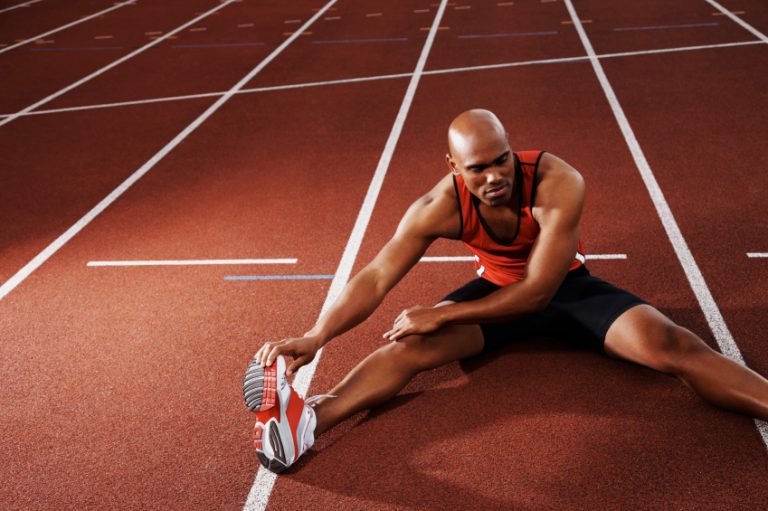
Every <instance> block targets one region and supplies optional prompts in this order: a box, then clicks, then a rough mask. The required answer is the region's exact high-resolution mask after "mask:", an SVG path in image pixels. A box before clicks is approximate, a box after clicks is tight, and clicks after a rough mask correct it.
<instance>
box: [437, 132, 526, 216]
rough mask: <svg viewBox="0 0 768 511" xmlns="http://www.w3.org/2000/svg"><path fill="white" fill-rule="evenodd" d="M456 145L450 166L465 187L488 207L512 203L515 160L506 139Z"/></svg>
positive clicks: (472, 139)
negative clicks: (461, 179)
mask: <svg viewBox="0 0 768 511" xmlns="http://www.w3.org/2000/svg"><path fill="white" fill-rule="evenodd" d="M462 142H464V143H460V144H455V145H454V147H453V154H452V155H448V163H449V165H450V166H451V168H452V170H454V172H456V173H458V174H461V175H462V177H463V178H464V183H465V184H466V185H467V188H469V191H470V192H472V194H473V195H475V196H476V197H477V198H478V199H480V200H481V201H482V202H483V203H485V204H487V205H488V206H503V205H507V204H509V203H510V201H511V199H512V185H513V183H514V175H515V159H514V156H513V154H512V150H511V149H510V147H509V142H508V141H507V138H506V136H505V137H499V136H495V137H472V138H471V139H466V140H464V141H462Z"/></svg>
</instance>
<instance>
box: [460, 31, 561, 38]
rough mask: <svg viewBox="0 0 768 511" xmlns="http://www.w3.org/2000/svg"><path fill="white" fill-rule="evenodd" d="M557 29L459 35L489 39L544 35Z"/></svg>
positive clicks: (550, 33)
mask: <svg viewBox="0 0 768 511" xmlns="http://www.w3.org/2000/svg"><path fill="white" fill-rule="evenodd" d="M555 34H557V31H556V30H554V31H547V32H501V33H498V34H464V35H459V36H458V37H459V39H489V38H492V37H527V36H543V35H555Z"/></svg>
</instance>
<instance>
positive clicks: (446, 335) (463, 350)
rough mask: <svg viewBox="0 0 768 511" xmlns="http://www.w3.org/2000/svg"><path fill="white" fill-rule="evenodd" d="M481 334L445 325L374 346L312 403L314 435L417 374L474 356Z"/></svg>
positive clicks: (381, 399) (391, 392)
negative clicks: (320, 397) (331, 395)
mask: <svg viewBox="0 0 768 511" xmlns="http://www.w3.org/2000/svg"><path fill="white" fill-rule="evenodd" d="M482 349H483V334H482V331H481V330H480V327H479V326H477V325H447V326H445V327H443V328H441V329H440V330H438V331H437V332H434V333H433V334H429V335H411V336H408V337H405V338H403V339H402V340H400V341H397V342H390V343H389V344H386V345H384V346H382V347H381V348H379V349H377V350H376V351H374V352H373V353H371V354H370V355H368V357H366V358H365V359H364V360H363V361H362V362H360V363H359V364H358V365H357V366H356V367H355V368H354V369H352V371H350V372H349V374H348V375H347V376H346V377H345V378H344V379H343V380H342V381H341V383H339V384H338V385H336V387H334V388H333V389H332V390H331V391H330V392H329V393H330V394H334V395H336V396H338V397H336V398H334V399H324V400H322V401H320V402H319V403H318V404H317V406H315V414H316V416H317V427H316V428H315V436H317V435H319V434H320V433H322V432H323V431H326V430H328V429H329V428H330V427H332V426H334V425H335V424H337V423H339V422H341V421H342V420H344V419H346V418H347V417H349V416H351V415H353V414H355V413H357V412H359V411H360V410H365V409H368V408H371V407H373V406H376V405H378V404H381V403H383V402H385V401H387V400H389V399H392V398H393V397H394V396H395V395H396V394H397V393H398V392H400V390H401V389H402V388H403V387H405V385H406V384H407V383H408V382H409V381H410V380H411V378H413V377H414V376H415V375H416V374H417V373H419V372H421V371H425V370H427V369H432V368H434V367H439V366H441V365H444V364H447V363H448V362H452V361H454V360H459V359H462V358H465V357H469V356H472V355H477V354H478V353H480V351H482Z"/></svg>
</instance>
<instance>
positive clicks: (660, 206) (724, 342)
mask: <svg viewBox="0 0 768 511" xmlns="http://www.w3.org/2000/svg"><path fill="white" fill-rule="evenodd" d="M707 1H708V2H709V1H710V0H707ZM564 2H565V5H566V7H567V8H568V13H569V14H570V16H571V19H572V20H573V25H574V28H576V31H577V32H578V34H579V38H580V39H581V43H582V45H584V49H585V50H586V52H587V55H589V61H590V63H591V64H592V69H593V70H594V71H595V75H596V76H597V79H598V81H599V82H600V86H601V87H602V89H603V93H604V94H605V98H606V99H607V100H608V103H609V105H610V106H611V110H612V111H613V115H614V116H615V117H616V122H617V123H618V125H619V128H620V129H621V133H622V135H624V140H625V141H626V143H627V146H628V147H629V151H630V152H631V153H632V158H633V159H634V160H635V165H636V166H637V170H638V171H639V172H640V176H641V177H642V179H643V183H645V187H646V188H647V189H648V193H649V195H650V196H651V201H652V202H653V205H654V207H655V208H656V213H658V215H659V218H660V219H661V223H662V225H663V226H664V230H665V231H666V232H667V237H668V238H669V241H670V243H671V244H672V248H673V249H674V251H675V254H676V255H677V258H678V260H679V261H680V265H681V266H682V267H683V271H684V272H685V276H686V278H687V279H688V283H689V284H690V286H691V289H692V290H693V293H694V295H695V296H696V299H697V300H698V302H699V306H700V307H701V310H702V311H703V312H704V317H705V318H706V319H707V323H708V324H709V328H710V330H711V331H712V333H713V334H714V336H715V340H716V341H717V345H718V346H719V347H720V351H721V352H722V353H723V354H724V355H726V356H727V357H729V358H731V359H733V360H735V361H737V362H739V363H741V364H744V357H743V356H742V355H741V350H739V347H738V346H737V345H736V341H735V340H734V339H733V335H731V332H730V330H729V329H728V325H726V324H725V319H724V318H723V315H722V313H721V312H720V309H719V308H718V306H717V303H716V302H715V299H714V297H713V296H712V292H711V291H710V290H709V287H708V286H707V283H706V281H705V280H704V275H703V274H702V273H701V270H700V269H699V266H698V264H697V263H696V260H695V259H694V257H693V254H692V253H691V250H690V248H689V247H688V243H686V241H685V238H684V237H683V233H682V232H681V231H680V227H679V226H678V225H677V221H676V220H675V217H674V215H673V214H672V210H671V209H670V207H669V204H668V203H667V200H666V199H665V198H664V193H663V192H662V191H661V187H660V186H659V183H658V182H657V181H656V177H655V176H654V174H653V171H652V170H651V166H650V165H649V164H648V160H647V159H646V158H645V154H644V153H643V150H642V149H641V147H640V143H639V142H638V141H637V137H636V136H635V133H634V131H633V130H632V127H631V126H630V124H629V121H628V120H627V117H626V115H625V114H624V109H622V107H621V104H620V103H619V100H618V98H617V97H616V93H615V92H614V90H613V87H612V86H611V83H610V82H609V81H608V77H607V76H606V75H605V71H603V66H602V64H600V60H599V59H598V58H597V55H595V50H594V49H593V48H592V43H590V41H589V38H588V37H587V34H586V32H585V31H584V27H583V26H582V25H581V22H580V21H579V17H578V15H577V14H576V10H575V9H574V8H573V4H572V3H571V0H564ZM755 423H756V425H757V429H758V431H759V432H760V436H761V437H762V439H763V443H764V444H765V446H766V447H768V423H766V422H764V421H759V420H757V419H756V420H755Z"/></svg>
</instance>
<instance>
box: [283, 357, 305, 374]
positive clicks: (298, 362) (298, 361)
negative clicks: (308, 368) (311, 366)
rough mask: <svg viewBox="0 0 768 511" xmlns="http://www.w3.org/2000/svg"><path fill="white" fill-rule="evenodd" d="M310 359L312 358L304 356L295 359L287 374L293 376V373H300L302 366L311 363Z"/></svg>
mask: <svg viewBox="0 0 768 511" xmlns="http://www.w3.org/2000/svg"><path fill="white" fill-rule="evenodd" d="M309 358H310V357H308V356H307V355H302V356H300V357H298V358H295V359H294V360H293V362H292V363H291V365H290V366H288V370H287V371H286V373H287V374H288V375H292V374H293V373H295V372H296V371H298V370H299V368H300V367H301V366H304V365H306V364H307V363H309Z"/></svg>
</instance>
